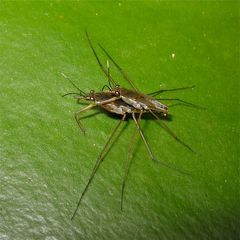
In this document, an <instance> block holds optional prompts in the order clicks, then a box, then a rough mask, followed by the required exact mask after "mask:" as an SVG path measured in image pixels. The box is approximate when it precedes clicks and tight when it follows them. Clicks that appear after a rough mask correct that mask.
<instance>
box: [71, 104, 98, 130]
mask: <svg viewBox="0 0 240 240" xmlns="http://www.w3.org/2000/svg"><path fill="white" fill-rule="evenodd" d="M94 107H96V104H89V105H88V106H87V107H85V108H83V109H81V110H80V111H78V112H76V113H75V119H76V122H77V124H78V126H79V128H80V129H81V131H82V132H83V134H84V135H85V132H86V131H85V128H84V127H83V125H82V124H81V123H80V119H79V115H80V114H81V113H82V112H85V111H87V110H89V109H91V108H94Z"/></svg>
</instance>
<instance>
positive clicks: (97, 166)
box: [71, 115, 126, 220]
mask: <svg viewBox="0 0 240 240" xmlns="http://www.w3.org/2000/svg"><path fill="white" fill-rule="evenodd" d="M125 117H126V115H123V117H122V119H121V120H120V121H119V122H118V124H117V125H116V127H115V128H114V129H113V131H112V133H111V135H110V137H109V138H108V140H107V142H106V144H105V145H104V147H103V149H102V151H101V152H100V154H99V155H98V158H97V160H96V163H95V165H94V168H93V170H92V173H91V175H90V178H89V180H88V182H87V184H86V186H85V188H84V190H83V192H82V194H81V196H80V198H79V201H78V204H77V207H76V209H75V211H74V213H73V215H72V217H71V220H73V219H74V217H75V215H76V213H77V210H78V208H79V206H80V204H81V202H82V199H83V197H84V195H85V193H86V192H87V190H88V187H89V185H90V184H91V182H92V180H93V178H94V176H95V174H96V172H97V170H98V168H99V166H100V164H101V162H102V161H103V159H104V157H105V156H106V153H107V149H108V147H109V144H110V143H111V141H112V139H113V137H114V135H115V133H116V132H117V130H118V128H119V127H120V125H121V123H122V122H123V121H124V119H125Z"/></svg>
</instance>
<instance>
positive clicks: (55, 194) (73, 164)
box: [0, 1, 240, 240]
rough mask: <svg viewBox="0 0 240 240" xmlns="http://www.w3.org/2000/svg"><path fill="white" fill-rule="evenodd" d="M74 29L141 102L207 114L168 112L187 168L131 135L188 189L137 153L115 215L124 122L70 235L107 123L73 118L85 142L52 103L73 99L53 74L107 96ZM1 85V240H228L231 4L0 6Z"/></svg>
mask: <svg viewBox="0 0 240 240" xmlns="http://www.w3.org/2000/svg"><path fill="white" fill-rule="evenodd" d="M85 27H86V28H87V29H88V32H89V34H90V35H91V38H92V40H93V42H94V44H95V46H97V43H98V42H101V43H102V44H103V45H104V46H105V47H106V48H107V49H108V50H109V52H111V54H112V55H113V56H114V58H115V59H116V60H117V61H118V62H119V63H120V65H121V66H122V67H124V69H125V70H126V71H127V72H128V74H129V75H130V76H131V79H133V80H134V83H135V84H136V85H137V86H138V87H139V88H140V89H141V90H142V91H143V92H146V93H147V92H150V91H153V90H158V89H159V88H161V87H162V88H173V87H183V86H189V85H196V86H197V87H196V88H195V89H194V90H188V91H184V92H175V93H172V94H170V93H168V94H165V95H164V96H166V97H179V98H182V99H185V100H186V101H191V102H193V103H195V104H198V105H201V106H205V107H206V108H207V110H206V111H202V110H198V109H192V108H189V107H184V106H176V107H173V108H170V111H171V114H172V116H173V118H172V121H169V122H167V124H168V126H169V127H170V128H171V129H172V130H173V131H174V132H175V133H176V134H177V135H178V136H179V137H180V138H181V139H183V140H184V141H185V142H187V143H188V144H189V145H191V147H192V148H193V149H195V151H196V152H197V154H195V155H194V154H192V153H191V152H189V151H188V150H186V149H185V148H183V147H182V146H181V145H180V144H178V143H177V142H176V141H174V139H172V138H171V137H170V136H168V135H167V134H166V133H165V132H164V131H163V130H162V129H161V128H159V126H158V125H157V124H156V123H154V121H151V120H149V119H145V120H143V121H142V127H143V129H144V132H145V134H146V137H147V139H148V140H149V143H150V145H151V146H152V148H153V152H154V153H155V155H156V156H157V158H159V159H161V160H165V161H167V162H170V163H173V164H175V165H177V166H178V167H179V168H182V169H187V170H189V171H190V172H191V173H192V177H186V176H183V175H181V174H178V173H176V172H174V171H171V170H169V169H166V168H163V167H160V166H157V165H156V164H154V163H153V162H151V161H150V160H149V157H148V155H147V152H146V150H145V147H144V145H143V143H142V142H141V140H140V139H139V140H138V142H137V144H136V147H135V150H134V161H133V164H132V168H131V173H130V175H129V178H128V182H127V186H126V192H125V201H124V211H121V210H120V189H121V182H122V178H123V174H124V163H125V160H126V156H127V148H128V145H129V141H130V137H131V134H132V131H133V129H134V124H133V122H132V121H129V123H128V124H126V126H127V127H126V128H124V131H123V132H122V134H121V136H120V137H119V139H118V140H117V141H116V142H115V144H114V146H113V147H112V149H111V151H110V152H109V154H108V155H107V157H106V158H105V161H104V163H103V164H102V166H101V168H100V170H99V171H98V173H97V175H96V177H95V179H94V181H93V184H92V185H91V187H90V189H89V191H88V192H87V194H86V195H85V198H84V201H83V203H82V205H81V208H80V209H79V211H78V214H77V215H76V218H75V220H74V221H70V217H71V215H72V213H73V211H74V208H75V207H76V204H77V201H78V198H79V195H80V193H81V191H82V190H83V188H84V185H85V184H86V181H87V179H88V176H89V174H90V172H91V169H92V167H93V165H94V162H95V159H96V157H97V155H98V153H99V152H100V151H101V149H102V147H103V145H104V143H105V142H106V140H107V137H108V136H109V133H110V131H111V129H113V127H114V125H115V124H116V122H117V119H114V118H111V117H110V116H108V115H106V114H104V113H101V114H96V115H94V116H92V117H90V118H86V119H84V121H83V123H84V125H85V127H86V128H87V134H86V136H85V137H84V136H83V135H81V134H80V132H79V129H78V127H77V125H76V123H75V121H74V118H73V113H74V112H76V111H77V110H78V109H80V107H81V106H80V105H77V104H76V102H75V100H74V99H72V98H71V97H69V98H62V97H61V94H64V93H66V92H69V91H72V90H73V87H72V86H71V85H70V84H69V83H68V82H67V81H66V80H65V79H64V78H63V77H62V76H61V74H60V73H64V74H66V75H67V76H69V77H71V79H73V80H74V81H75V83H76V84H77V85H78V86H79V87H80V88H81V89H83V90H84V91H89V90H91V89H95V90H99V89H101V87H102V85H103V84H105V83H106V78H105V77H104V76H103V74H102V73H101V72H100V70H99V68H98V66H97V64H96V61H95V59H94V57H93V55H92V53H91V51H90V49H89V47H88V45H87V41H86V37H85V35H84V28H85ZM98 52H99V54H100V55H101V58H102V60H103V61H104V64H105V63H106V58H105V57H104V55H103V54H102V53H101V51H100V50H99V49H98ZM172 54H175V57H173V55H172ZM112 71H113V74H114V76H115V77H116V79H117V81H118V82H119V83H121V84H122V85H124V84H125V81H124V80H123V79H122V78H121V77H120V75H119V74H117V72H116V71H115V70H114V69H112ZM0 83H1V101H0V115H1V122H0V131H1V135H0V141H1V145H0V151H1V152H0V184H1V185H0V211H1V212H0V239H1V240H2V239H4V240H8V239H47V240H50V239H123V240H125V239H138V240H139V239H153V240H154V239H237V237H239V231H240V230H239V217H240V207H239V159H238V158H239V151H238V147H239V137H238V127H239V124H238V121H239V105H238V102H239V98H238V94H239V4H238V1H197V2H190V1H185V2H180V1H176V2H175V1H159V2H153V1H151V2H148V1H142V2H69V3H67V2H62V1H55V2H47V1H46V2H20V1H19V2H3V1H1V2H0ZM98 112H99V110H98V109H96V110H95V111H94V110H93V111H92V112H89V114H91V113H98ZM86 115H87V114H86Z"/></svg>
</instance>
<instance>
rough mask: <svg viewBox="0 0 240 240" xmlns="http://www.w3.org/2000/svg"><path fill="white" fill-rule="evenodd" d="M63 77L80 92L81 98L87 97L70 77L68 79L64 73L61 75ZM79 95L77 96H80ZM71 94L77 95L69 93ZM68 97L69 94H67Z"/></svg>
mask: <svg viewBox="0 0 240 240" xmlns="http://www.w3.org/2000/svg"><path fill="white" fill-rule="evenodd" d="M61 75H62V76H63V77H64V78H65V79H67V80H68V81H69V82H70V83H71V84H72V85H73V86H74V87H75V88H76V89H77V90H78V91H79V93H80V95H81V96H83V97H84V96H86V95H87V94H86V93H85V92H84V91H82V90H81V89H80V88H79V87H78V86H77V85H76V84H75V83H74V82H73V81H72V80H71V79H69V77H67V76H66V75H65V74H64V73H61ZM79 93H77V94H79ZM69 94H75V93H69ZM67 95H68V94H67Z"/></svg>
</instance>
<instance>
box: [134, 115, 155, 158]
mask: <svg viewBox="0 0 240 240" xmlns="http://www.w3.org/2000/svg"><path fill="white" fill-rule="evenodd" d="M142 114H143V112H142V111H141V112H140V114H139V117H138V120H137V119H136V116H135V113H134V112H133V113H132V117H133V120H134V122H135V124H136V127H137V129H138V131H139V134H140V136H141V138H142V140H143V142H144V144H145V146H146V148H147V151H148V153H149V156H150V158H151V159H152V160H153V161H155V158H154V156H153V153H152V150H151V148H150V146H149V144H148V142H147V140H146V138H145V136H144V134H143V132H142V130H141V128H140V125H139V122H140V119H141V117H142Z"/></svg>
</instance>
